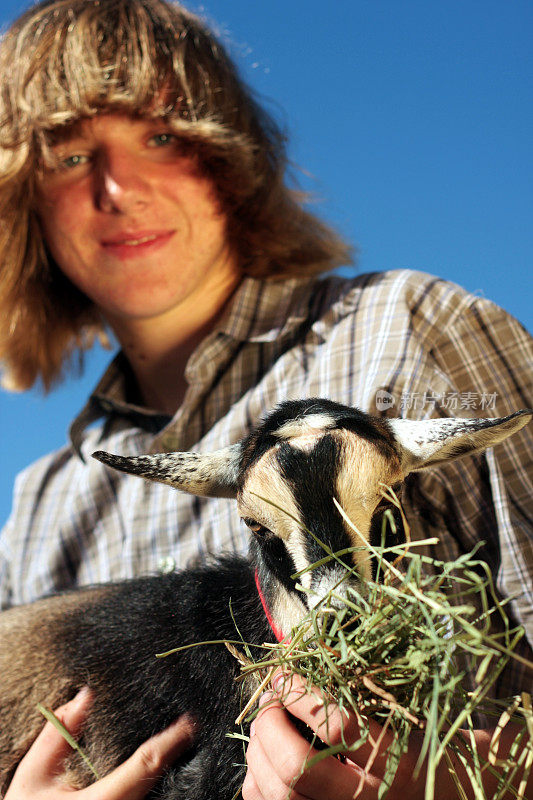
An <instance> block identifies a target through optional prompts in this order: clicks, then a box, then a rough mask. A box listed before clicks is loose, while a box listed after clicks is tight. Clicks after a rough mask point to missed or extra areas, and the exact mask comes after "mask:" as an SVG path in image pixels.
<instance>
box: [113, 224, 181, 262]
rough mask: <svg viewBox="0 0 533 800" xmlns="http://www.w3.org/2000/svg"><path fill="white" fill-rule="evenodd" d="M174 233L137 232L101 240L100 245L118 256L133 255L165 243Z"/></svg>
mask: <svg viewBox="0 0 533 800" xmlns="http://www.w3.org/2000/svg"><path fill="white" fill-rule="evenodd" d="M173 235H174V231H173V230H171V231H154V232H146V233H144V232H139V233H138V234H133V235H131V236H128V235H125V236H124V237H123V238H122V237H121V238H116V239H107V240H104V241H103V242H102V246H103V247H104V248H105V249H106V250H108V251H111V252H113V253H115V254H116V255H118V256H128V255H135V254H136V253H140V252H143V251H145V250H146V251H147V250H149V249H150V248H157V247H160V246H163V245H165V244H166V243H167V242H168V240H169V239H170V238H171V237H172V236H173Z"/></svg>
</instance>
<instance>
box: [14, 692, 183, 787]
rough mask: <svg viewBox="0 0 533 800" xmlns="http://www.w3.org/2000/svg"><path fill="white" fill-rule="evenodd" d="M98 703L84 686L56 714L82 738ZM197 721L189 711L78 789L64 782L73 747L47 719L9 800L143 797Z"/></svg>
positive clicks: (18, 772) (20, 766) (24, 760)
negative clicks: (82, 730)
mask: <svg viewBox="0 0 533 800" xmlns="http://www.w3.org/2000/svg"><path fill="white" fill-rule="evenodd" d="M91 702H92V695H91V692H90V691H89V690H88V689H87V688H84V689H82V690H81V691H80V692H78V694H77V695H76V697H74V699H73V700H71V701H70V702H69V703H66V704H65V705H64V706H61V708H59V709H58V710H57V711H56V712H55V714H56V716H57V717H58V718H59V719H60V720H61V722H62V723H63V725H65V727H66V728H67V729H68V730H69V731H70V732H71V733H72V734H73V735H74V736H76V735H77V733H78V732H79V730H80V728H81V727H82V724H83V721H84V720H85V717H86V715H87V712H88V711H89V708H90V705H91ZM193 736H194V723H193V722H192V721H191V720H190V719H189V718H188V717H187V715H183V716H181V717H179V719H178V720H176V722H174V723H173V724H172V725H170V726H169V727H168V728H166V729H165V730H164V731H161V732H160V733H158V734H156V735H155V736H152V738H151V739H148V740H147V741H146V742H144V743H143V744H142V745H141V746H140V747H139V748H138V749H137V750H136V751H135V753H133V755H132V756H131V757H130V758H128V760H127V761H125V762H124V763H123V764H121V765H120V766H118V767H117V768H116V769H115V770H113V772H110V773H109V774H108V775H106V776H105V777H104V778H101V779H100V780H99V781H96V783H93V784H92V785H91V786H88V787H87V788H86V789H79V790H78V791H76V790H73V789H72V787H70V786H68V785H67V784H65V782H64V781H62V780H61V777H60V776H61V768H62V764H63V761H64V759H65V757H66V756H67V755H68V753H69V752H70V745H69V744H68V743H67V742H66V741H65V739H64V738H63V737H62V736H61V734H60V733H59V732H58V731H57V730H56V728H55V727H54V726H53V725H52V723H51V722H47V723H46V725H45V726H44V728H43V730H42V731H41V733H40V734H39V736H38V737H37V739H36V740H35V742H34V743H33V745H32V746H31V748H30V749H29V750H28V752H27V753H26V755H25V756H24V758H23V759H22V761H21V762H20V764H19V766H18V768H17V770H16V772H15V774H14V776H13V780H12V781H11V783H10V785H9V789H8V791H7V794H6V795H5V797H4V800H63V798H64V800H67V798H68V800H142V798H144V797H145V796H146V794H147V793H148V792H149V790H150V789H151V788H152V786H153V785H154V784H155V783H156V781H157V780H158V778H159V777H160V776H161V774H162V773H163V771H164V770H165V768H166V767H168V766H169V765H170V764H171V763H172V761H174V759H176V758H177V757H178V756H179V755H180V754H181V753H182V752H183V751H184V750H186V749H187V748H188V747H189V746H190V745H191V744H192V741H193Z"/></svg>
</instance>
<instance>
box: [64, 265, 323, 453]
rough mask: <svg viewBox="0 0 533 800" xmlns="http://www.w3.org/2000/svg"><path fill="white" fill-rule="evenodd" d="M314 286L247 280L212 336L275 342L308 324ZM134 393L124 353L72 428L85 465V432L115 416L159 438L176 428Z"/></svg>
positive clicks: (295, 281)
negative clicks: (138, 401)
mask: <svg viewBox="0 0 533 800" xmlns="http://www.w3.org/2000/svg"><path fill="white" fill-rule="evenodd" d="M313 285H314V282H313V281H310V280H309V278H289V279H286V280H283V281H276V282H274V281H263V280H258V279H256V278H251V277H245V278H243V280H242V282H241V284H240V285H239V287H238V289H237V291H236V292H235V294H234V296H233V298H232V300H231V303H230V304H229V306H228V308H227V310H226V312H225V313H224V314H223V315H222V317H221V319H220V320H219V322H218V324H217V326H216V328H215V330H214V331H213V333H212V334H211V335H213V336H215V335H218V334H222V335H223V336H226V337H228V339H229V340H233V341H235V342H245V341H247V342H270V341H275V340H276V339H279V338H280V337H282V336H285V335H286V334H287V333H290V332H291V331H292V330H293V329H294V328H295V327H296V326H297V325H299V324H301V322H302V321H303V320H305V319H306V318H307V316H308V305H309V300H310V298H311V296H312V287H313ZM208 338H210V337H208ZM206 341H207V340H206ZM206 341H205V342H202V343H200V345H199V346H198V348H197V349H196V351H195V352H194V353H193V354H192V355H191V358H190V362H191V363H192V362H193V361H197V360H199V358H201V351H202V349H203V347H204V345H205V343H206ZM133 387H134V379H133V376H132V373H131V369H130V366H129V363H128V361H127V359H126V357H125V356H124V354H123V353H122V352H119V353H118V354H117V355H116V356H115V358H114V359H113V360H112V362H111V363H110V364H109V366H108V367H107V369H106V371H105V372H104V374H103V375H102V377H101V378H100V380H99V381H98V383H97V385H96V386H95V388H94V390H93V392H92V393H91V395H90V397H89V399H88V400H87V402H86V403H85V405H84V407H83V408H82V409H81V411H80V412H79V414H77V416H76V417H75V418H74V420H73V421H72V423H71V425H70V427H69V438H70V441H71V444H72V446H73V448H74V450H75V452H76V453H77V454H78V456H79V457H80V458H81V459H82V460H84V458H83V454H82V451H81V445H82V441H83V433H84V431H85V430H86V429H87V428H88V427H89V426H90V425H92V424H93V423H94V422H96V421H98V420H99V419H101V418H102V417H105V416H107V415H109V414H111V413H113V412H115V413H117V414H121V415H122V416H125V417H129V418H130V419H132V420H133V421H135V423H136V424H138V425H140V426H141V427H143V428H145V429H147V430H152V431H153V432H154V433H156V432H157V431H158V430H160V429H161V428H162V427H163V426H164V425H166V424H167V423H168V422H170V417H168V416H167V415H164V414H161V413H160V412H157V411H154V410H152V409H148V408H145V407H143V406H140V405H137V404H135V402H134V393H133ZM132 401H133V402H132Z"/></svg>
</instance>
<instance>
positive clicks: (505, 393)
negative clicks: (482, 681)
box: [411, 282, 533, 693]
mask: <svg viewBox="0 0 533 800" xmlns="http://www.w3.org/2000/svg"><path fill="white" fill-rule="evenodd" d="M450 286H451V285H450V284H445V283H444V282H443V283H442V284H441V285H440V287H438V288H437V295H438V293H440V297H439V298H438V299H437V304H439V302H440V310H439V311H438V312H437V313H435V305H434V302H435V296H434V297H433V302H431V300H430V297H429V295H428V297H426V298H425V299H424V300H422V302H421V303H420V308H419V311H420V313H421V319H424V320H425V322H423V323H422V322H421V323H420V324H419V325H418V328H419V330H420V331H421V330H423V333H424V338H425V339H426V343H427V347H428V348H429V350H430V352H431V356H432V358H433V360H434V368H435V372H438V373H439V374H440V375H445V376H446V378H447V380H448V382H449V391H448V392H447V393H446V396H447V398H448V399H450V398H453V399H454V401H455V402H454V403H449V402H448V403H446V402H444V403H443V404H442V407H441V408H440V409H438V412H440V414H441V415H443V414H445V415H447V416H470V417H473V416H478V417H503V416H506V415H508V414H511V413H513V412H515V411H518V410H520V409H524V408H531V406H533V400H532V377H533V374H532V366H533V340H532V338H531V337H530V336H529V334H528V332H527V331H526V330H525V329H524V327H523V326H522V325H521V324H520V323H519V322H518V321H517V320H516V319H514V318H513V317H512V316H510V315H509V314H507V313H506V312H505V311H503V310H502V309H501V308H499V307H498V306H496V305H495V304H493V303H491V302H490V301H488V300H486V299H484V298H479V297H475V296H473V295H470V294H468V293H466V292H464V291H463V290H461V289H459V288H458V287H454V290H450ZM424 304H426V306H427V308H426V311H427V312H428V313H427V314H423V313H422V311H423V306H424ZM430 306H432V310H433V313H430ZM429 318H432V320H433V322H434V323H435V324H434V325H431V326H430V325H429V324H428V319H429ZM424 325H425V327H424ZM438 412H437V413H438ZM532 452H533V424H529V425H526V426H525V427H524V428H522V430H521V431H519V432H518V433H516V434H514V435H512V436H511V437H509V438H508V439H506V440H505V441H504V442H503V443H501V444H499V445H497V446H496V447H494V448H490V449H488V450H487V451H485V452H484V453H482V454H481V455H476V456H471V457H468V458H464V459H459V460H456V461H454V462H450V463H449V464H448V465H446V466H444V467H442V468H440V469H438V470H428V471H427V472H426V473H420V479H419V480H418V481H417V484H416V492H417V493H418V495H417V496H416V497H412V498H411V503H412V504H415V505H418V506H419V507H420V504H421V503H422V504H423V505H424V506H425V507H426V508H429V507H430V506H431V508H432V513H433V515H437V516H438V517H439V518H440V520H441V521H443V523H444V524H443V527H444V530H445V531H446V539H447V541H446V542H444V543H443V553H444V555H445V556H447V557H456V556H457V554H458V553H459V552H468V551H470V550H471V549H472V548H473V547H474V546H476V545H479V543H480V542H483V543H484V544H483V546H482V548H481V551H480V555H481V556H482V557H483V559H484V560H486V561H487V563H488V564H489V566H490V568H491V571H492V574H493V578H494V581H495V585H496V588H497V591H498V594H499V595H500V596H501V597H502V598H504V599H506V600H509V601H510V602H509V606H508V611H509V616H510V617H511V620H512V621H513V622H517V623H519V624H520V625H522V626H523V627H524V630H525V632H526V641H525V642H524V643H523V647H524V649H523V652H524V653H525V654H526V656H527V657H529V658H531V657H532V655H533V651H532V650H531V647H532V646H533V482H532V477H533V476H532V470H531V466H532V460H531V454H532ZM430 516H431V515H430ZM527 643H528V644H529V647H528V644H527ZM525 669H526V670H527V668H524V667H523V666H520V664H518V663H516V662H515V664H514V665H511V670H510V671H511V673H512V672H513V670H514V672H515V676H514V678H513V677H512V676H511V678H510V679H509V682H508V686H507V687H506V688H507V691H504V692H503V693H510V692H509V689H511V691H513V690H514V691H516V690H517V688H520V686H521V685H522V687H523V686H524V681H526V676H525V671H524V670H525ZM530 681H531V674H530V675H529V683H530ZM526 682H527V681H526Z"/></svg>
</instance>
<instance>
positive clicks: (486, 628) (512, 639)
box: [238, 510, 533, 800]
mask: <svg viewBox="0 0 533 800" xmlns="http://www.w3.org/2000/svg"><path fill="white" fill-rule="evenodd" d="M341 513H343V512H342V510H341ZM388 522H389V524H391V525H394V520H393V518H392V516H390V517H389V520H388ZM348 524H351V523H349V520H348ZM383 541H384V539H383ZM432 541H434V540H431V541H430V540H428V541H426V542H425V544H428V543H431V542H432ZM419 544H424V543H419ZM364 547H365V548H368V544H367V543H365V545H364ZM373 555H374V557H375V558H377V562H378V567H377V576H376V580H374V581H371V582H369V583H368V585H367V586H366V587H365V593H364V595H363V594H361V593H358V592H356V591H354V590H351V589H350V588H348V587H342V590H341V591H337V590H334V591H332V592H331V593H330V595H329V596H328V598H326V600H325V601H324V602H323V603H321V604H320V605H319V606H317V607H316V608H314V609H312V611H310V612H309V614H308V615H307V617H306V618H305V619H304V620H303V622H302V623H301V624H300V625H299V626H298V627H297V628H295V629H294V630H293V631H292V633H291V636H290V637H286V639H285V640H283V642H281V643H280V644H272V645H266V647H267V653H266V655H265V656H264V657H263V658H262V659H261V660H260V661H259V662H256V663H253V662H252V661H250V660H249V659H248V658H243V659H242V660H241V668H242V677H243V678H245V677H247V676H250V675H251V674H253V673H255V675H256V676H260V680H261V683H260V686H259V688H258V691H257V692H256V694H255V695H254V698H252V702H250V703H249V704H247V707H246V708H245V709H244V711H243V714H241V716H240V718H239V720H242V719H243V718H244V717H245V716H246V715H247V714H248V713H249V712H250V709H251V708H252V707H253V704H254V702H255V700H256V699H257V696H258V694H259V693H260V692H261V691H262V690H263V689H264V688H265V687H266V686H267V684H268V682H269V680H270V678H271V677H272V674H273V672H274V671H275V670H277V669H280V668H281V669H283V671H284V672H286V673H289V672H292V673H295V674H297V675H300V676H302V677H303V678H304V679H305V681H306V682H307V684H308V686H313V687H316V688H318V689H319V691H320V692H321V693H322V695H323V697H324V700H325V702H331V700H332V699H333V700H334V701H335V702H336V703H337V704H338V706H339V707H340V708H341V710H346V711H349V712H351V713H352V714H354V715H355V717H356V719H357V722H358V726H359V730H360V738H359V739H358V741H357V742H355V743H347V742H343V743H341V744H340V745H337V746H335V747H326V749H323V750H321V752H320V753H319V754H318V755H316V756H315V757H314V759H312V760H311V761H309V762H308V764H307V765H306V766H311V765H312V763H316V761H317V760H319V759H322V758H325V757H327V756H330V755H336V754H338V753H340V752H344V753H345V752H346V751H347V750H351V751H352V752H353V751H354V750H356V749H357V748H358V747H360V746H361V745H362V744H363V743H365V742H367V741H370V742H371V741H372V739H371V737H370V727H369V719H374V720H377V721H378V722H380V723H381V725H382V726H383V728H384V729H385V730H387V731H389V734H390V735H389V740H390V744H389V746H388V748H387V750H386V767H385V775H384V778H383V780H382V783H381V787H380V790H379V798H382V797H385V796H386V794H387V792H388V790H389V789H390V786H391V784H392V782H393V779H394V776H395V774H396V770H397V768H398V764H399V761H400V758H401V756H402V754H403V753H404V752H405V751H406V750H407V744H408V740H409V736H410V734H411V732H412V731H413V730H418V731H420V732H421V733H422V735H423V744H422V749H421V752H420V757H419V759H418V763H417V766H416V769H415V777H416V775H417V774H418V773H419V772H420V770H422V769H424V770H425V771H426V775H425V785H426V789H425V797H426V800H433V798H434V797H435V777H436V770H437V767H438V765H439V763H440V762H441V761H442V760H443V759H444V760H445V762H446V763H447V766H448V769H449V770H450V773H451V775H452V778H453V781H454V785H455V787H456V790H457V797H459V798H466V797H467V796H472V795H473V796H474V797H475V798H476V800H477V799H478V798H479V800H484V799H485V798H486V795H485V793H484V790H483V773H484V772H485V770H490V771H492V772H493V773H494V774H496V775H497V776H498V782H497V789H496V791H495V792H494V793H493V795H492V800H499V798H503V797H505V796H509V797H512V796H515V797H519V798H524V797H525V794H524V793H525V788H526V783H527V779H528V776H529V773H530V771H531V767H532V764H533V712H532V708H531V696H530V695H529V694H527V693H522V695H521V696H520V697H516V698H510V699H509V700H506V701H501V700H499V701H496V700H492V699H490V694H491V690H492V689H493V687H494V685H495V684H496V681H497V680H498V677H499V676H500V674H501V672H502V671H503V669H504V668H505V666H506V664H507V662H508V661H509V659H510V658H518V659H519V660H522V661H524V659H522V658H521V657H520V656H518V655H517V654H514V653H513V650H514V648H515V646H516V644H517V642H518V641H519V639H520V638H521V637H522V635H523V633H524V632H523V629H521V628H515V629H511V628H510V626H509V623H508V620H507V617H506V614H505V611H504V609H503V608H502V604H501V603H500V602H499V601H498V598H497V596H496V593H495V590H494V586H493V583H492V577H491V574H490V571H489V569H488V567H487V565H486V564H485V563H484V562H483V561H480V560H479V559H477V558H476V556H475V552H474V553H471V554H468V555H465V556H462V557H461V558H459V559H457V560H456V561H453V562H441V561H436V560H434V559H431V558H429V557H428V556H423V555H420V554H419V553H417V551H416V548H415V546H414V544H413V543H409V542H408V543H407V544H403V545H399V546H396V547H393V548H385V547H381V548H375V549H374V552H373ZM394 556H396V559H395V560H394V561H393V563H389V561H388V560H387V559H390V558H391V557H394ZM337 557H338V556H337V555H336V554H334V553H327V554H326V556H325V559H322V561H321V562H320V563H323V562H324V561H325V560H327V559H330V558H337ZM400 562H401V563H400ZM314 567H316V565H313V567H311V568H310V569H312V568H314ZM428 568H429V569H428ZM300 574H302V573H300ZM298 577H299V575H296V576H295V578H296V579H298ZM336 595H337V597H336ZM336 600H337V601H338V602H335V601H336ZM474 601H476V602H474ZM480 608H481V612H480V611H479V609H480ZM494 615H497V616H498V618H499V624H498V626H497V628H498V631H499V632H493V630H492V628H493V625H492V617H493V616H494ZM525 663H527V664H529V662H527V661H526V662H525ZM529 666H530V667H532V668H533V664H529ZM468 674H470V675H474V676H475V677H474V682H473V686H472V687H471V690H470V691H469V690H468V689H467V687H465V686H464V679H465V676H467V675H468ZM289 710H290V708H289ZM479 714H484V715H488V716H490V717H492V718H493V721H492V723H490V724H491V727H494V725H495V723H496V721H497V724H496V730H495V733H494V736H493V739H492V742H491V749H490V755H489V759H488V761H485V762H484V761H483V760H482V759H481V757H480V755H479V753H478V752H477V749H476V742H475V739H474V736H473V735H471V734H470V732H472V731H473V730H474V729H475V728H478V727H480V725H479V719H478V715H479ZM252 717H253V713H252V714H251V715H250V716H249V719H250V718H252ZM511 718H512V719H513V721H514V722H518V723H520V724H519V728H518V731H519V732H518V733H517V734H516V737H515V739H514V743H513V745H512V747H511V749H510V752H509V757H508V758H506V759H504V760H502V759H499V758H498V755H497V752H498V741H499V737H500V735H501V731H502V730H503V728H504V726H505V725H506V724H507V723H508V722H509V720H510V719H511ZM239 720H238V721H239ZM465 731H466V734H465ZM314 741H315V742H316V740H314ZM378 748H379V742H378V743H376V745H375V746H374V749H373V752H372V755H371V756H370V758H369V760H368V763H367V769H368V770H370V768H371V763H372V760H373V758H375V757H376V755H377V750H378ZM452 754H453V758H452ZM457 760H458V761H459V762H460V763H461V764H462V765H463V768H464V771H465V773H466V775H467V776H468V785H464V778H463V783H461V778H460V776H459V775H458V774H457V771H456V769H455V766H454V764H455V763H457ZM517 776H520V783H519V786H518V788H513V787H514V785H515V784H516V781H517ZM507 793H508V794H507ZM354 797H357V793H356V794H355V795H354Z"/></svg>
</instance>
